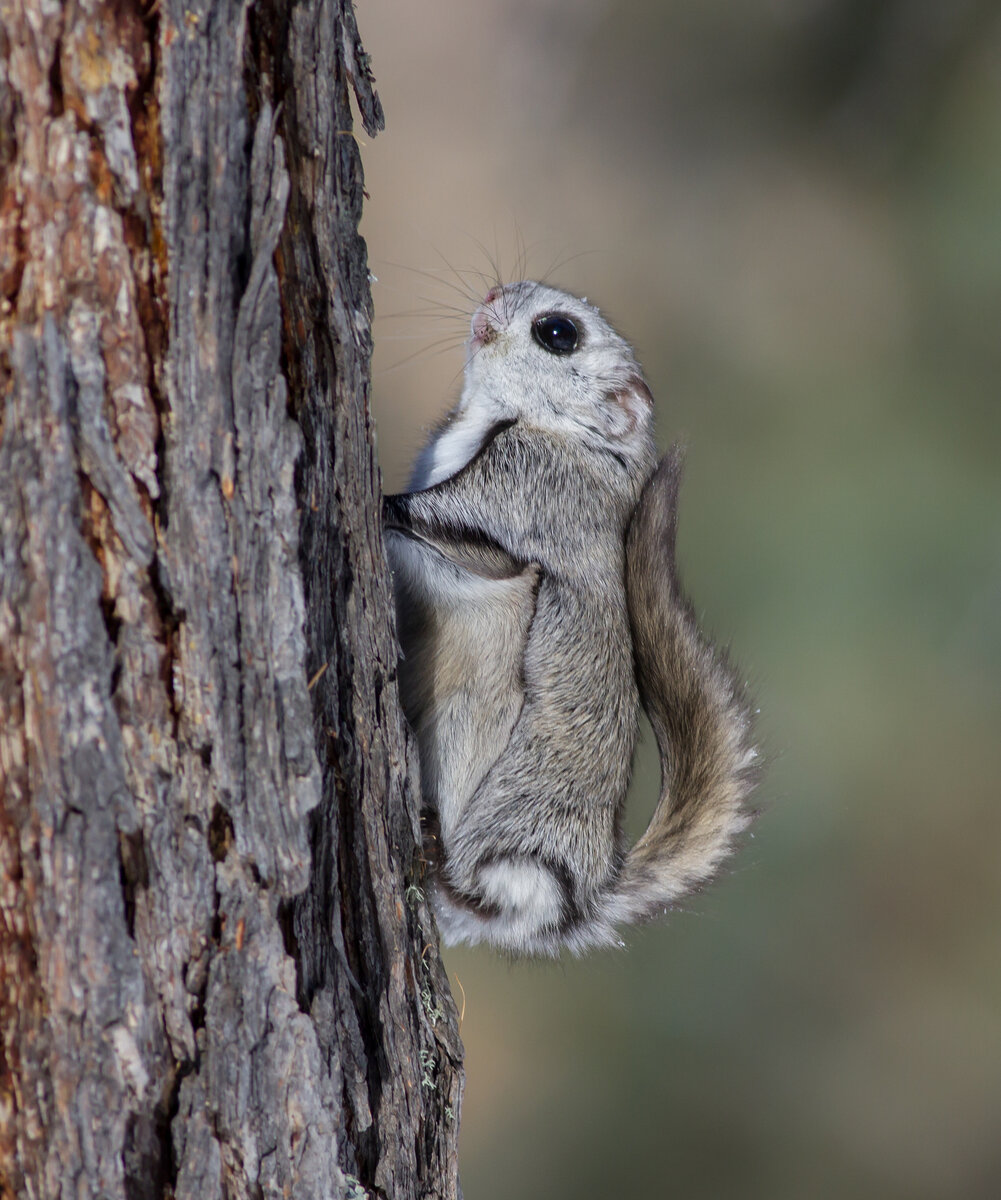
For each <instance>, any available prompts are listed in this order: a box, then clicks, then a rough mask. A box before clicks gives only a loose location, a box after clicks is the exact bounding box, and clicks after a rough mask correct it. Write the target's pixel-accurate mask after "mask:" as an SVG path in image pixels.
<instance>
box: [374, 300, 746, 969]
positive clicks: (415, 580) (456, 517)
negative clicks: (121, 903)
mask: <svg viewBox="0 0 1001 1200" xmlns="http://www.w3.org/2000/svg"><path fill="white" fill-rule="evenodd" d="M652 425H653V398H652V396H651V393H650V390H649V388H648V387H647V384H646V383H645V381H644V378H643V374H642V372H641V370H640V367H639V365H638V363H637V361H636V358H635V356H634V354H633V351H632V349H631V347H630V346H629V344H628V342H626V340H625V339H624V338H622V337H621V336H620V335H619V334H618V333H616V332H615V330H614V329H613V328H612V327H611V325H610V324H609V323H608V322H607V321H606V320H605V319H604V318H603V317H602V316H601V314H600V313H599V312H598V310H597V309H596V308H594V307H593V306H591V305H590V304H588V303H587V301H586V299H579V298H577V297H575V296H572V295H569V294H568V293H565V292H562V291H558V290H556V289H555V288H552V287H549V286H547V285H544V284H541V283H535V282H531V281H526V282H521V283H513V284H508V285H506V286H497V287H493V288H491V289H490V291H489V292H488V293H487V295H486V297H485V299H484V300H483V302H482V304H480V306H479V307H478V308H477V310H476V312H475V314H474V315H473V318H472V332H471V337H470V339H469V342H468V345H467V361H466V367H465V377H464V384H463V388H462V392H461V398H460V400H459V402H458V404H457V405H456V406H455V408H454V409H453V410H452V411H451V412H450V413H449V414H448V415H447V416H446V417H445V418H444V420H443V421H442V422H441V424H440V425H439V426H438V427H437V428H436V429H435V430H434V432H433V433H432V435H431V437H430V439H429V441H428V442H427V444H426V446H425V447H424V449H423V450H422V452H421V453H420V455H419V457H418V459H417V463H416V465H415V468H414V471H413V476H412V479H411V484H410V490H409V491H407V492H405V493H401V494H399V495H394V496H387V497H386V498H385V500H384V507H383V527H384V533H385V543H386V548H387V553H388V558H389V563H390V567H391V570H392V576H393V584H394V592H395V599H396V608H397V630H398V636H399V639H400V645H401V656H400V662H399V681H400V692H401V699H402V703H403V709H404V713H405V715H406V717H407V720H408V722H409V723H410V725H411V727H412V729H413V730H414V733H415V735H416V739H417V743H418V748H419V757H420V769H421V788H422V796H423V800H424V804H425V805H426V807H427V809H428V810H429V811H428V814H427V817H428V821H429V823H431V824H433V826H434V828H435V832H434V834H433V848H432V851H431V853H430V854H429V857H430V858H431V861H432V863H433V872H432V885H431V895H432V902H433V905H434V908H435V912H436V915H437V918H438V924H439V928H440V930H441V933H442V936H443V938H444V940H445V942H446V943H447V944H455V943H459V942H467V943H471V944H472V943H477V942H487V943H490V944H491V945H492V946H494V947H495V948H497V949H500V950H502V951H507V952H509V953H512V954H514V955H550V956H555V955H557V954H558V953H559V951H560V949H561V948H562V947H568V948H569V949H570V950H571V951H573V952H575V953H580V952H583V951H585V950H587V949H589V948H591V947H595V946H603V945H621V944H622V943H621V941H620V939H619V936H618V934H617V932H616V931H617V928H618V927H619V926H622V925H626V924H630V923H632V922H637V921H645V920H648V919H651V918H653V917H655V916H657V915H660V914H661V913H664V912H666V910H667V908H668V907H669V906H670V905H671V904H673V903H675V902H676V901H677V900H678V899H679V898H680V897H682V896H684V895H685V894H686V893H688V892H690V891H692V890H693V889H695V888H697V887H698V886H699V885H701V884H703V883H705V882H706V881H707V880H708V879H709V878H710V877H711V876H712V875H713V874H714V873H715V871H716V869H717V868H718V866H719V864H720V862H721V861H722V859H723V858H724V857H725V856H726V855H727V854H728V852H729V851H730V849H731V848H732V846H733V843H734V841H735V839H736V837H737V835H738V834H739V833H740V832H741V830H743V829H744V828H745V826H746V825H747V823H748V821H749V814H748V811H747V808H746V799H747V797H748V794H749V793H750V791H751V789H752V787H753V786H754V783H755V777H756V761H757V758H758V754H757V751H756V749H755V747H754V744H753V740H752V732H751V725H752V720H751V712H750V709H749V707H748V703H747V701H746V699H745V697H744V693H743V688H742V687H741V685H740V683H739V682H738V679H737V677H736V675H735V674H734V672H733V670H732V669H731V667H730V666H729V665H728V663H727V660H726V657H725V655H724V654H723V653H721V652H720V651H719V650H718V649H717V648H715V647H714V646H713V645H712V643H711V642H710V641H709V640H708V639H707V638H706V637H705V635H704V634H703V633H702V632H701V631H700V630H699V627H698V625H697V623H696V620H695V617H694V615H693V611H692V609H691V606H690V605H689V603H688V601H687V600H686V598H685V596H684V595H683V593H682V591H681V588H680V586H679V583H678V577H677V572H676V569H675V556H674V550H675V533H676V528H677V500H678V486H679V482H680V477H681V452H680V450H679V449H678V448H677V447H675V448H674V449H673V450H671V451H669V452H668V453H667V454H666V455H665V456H664V458H663V459H662V460H661V461H660V463H659V465H658V464H656V453H655V448H654V440H653V429H652ZM641 700H642V703H643V706H644V708H645V709H646V712H647V714H648V716H649V718H650V722H651V724H652V726H653V729H654V732H655V735H656V738H657V745H658V750H659V753H660V759H661V773H662V789H661V795H660V799H659V801H658V803H657V806H656V810H655V812H654V814H653V817H652V818H651V821H650V824H649V826H648V828H647V829H646V832H645V833H644V834H643V835H642V837H641V838H640V839H639V841H637V842H636V844H635V845H633V846H632V847H631V848H629V847H627V846H626V845H625V844H624V836H623V831H622V828H621V817H622V811H623V805H624V801H625V795H626V789H627V786H628V783H629V778H630V774H631V767H632V757H633V750H634V747H635V743H636V737H637V717H638V708H639V703H640V701H641Z"/></svg>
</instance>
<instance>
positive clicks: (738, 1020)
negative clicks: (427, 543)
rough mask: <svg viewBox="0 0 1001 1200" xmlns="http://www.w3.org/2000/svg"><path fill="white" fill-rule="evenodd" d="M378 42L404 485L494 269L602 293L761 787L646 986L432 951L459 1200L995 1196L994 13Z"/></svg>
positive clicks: (383, 284) (488, 15) (533, 29)
mask: <svg viewBox="0 0 1001 1200" xmlns="http://www.w3.org/2000/svg"><path fill="white" fill-rule="evenodd" d="M359 20H360V22H361V27H362V34H363V37H364V38H365V42H366V47H367V49H368V50H369V52H370V53H371V55H372V59H373V65H374V69H375V73H376V76H377V79H378V83H379V89H380V92H381V95H382V98H383V100H384V102H385V105H386V110H387V119H388V128H387V131H386V133H385V134H383V135H381V136H380V137H379V138H378V139H376V140H375V141H372V142H370V143H368V144H365V145H363V149H362V154H363V158H364V162H365V169H366V185H367V188H368V191H369V193H370V195H371V199H370V201H369V202H368V204H367V207H366V213H365V219H364V224H363V232H364V233H365V235H366V237H367V239H368V243H369V251H370V256H371V263H372V269H373V271H374V273H375V275H376V276H377V277H378V282H377V283H375V284H374V285H373V292H374V295H375V301H376V311H377V323H376V345H377V354H376V365H375V380H374V403H375V410H376V420H377V425H378V437H379V451H380V457H381V461H382V466H383V471H384V476H385V483H386V486H387V488H388V489H389V490H395V489H399V488H400V487H402V486H403V484H404V482H405V478H406V470H407V464H408V463H409V461H410V460H411V459H412V457H413V454H414V453H415V451H416V449H417V447H418V446H419V444H420V442H421V438H422V430H423V429H424V428H425V427H426V426H427V425H428V423H429V422H430V421H432V420H433V419H434V417H435V416H437V415H438V414H439V413H441V412H442V411H443V410H444V409H445V408H446V407H447V406H448V405H450V404H451V403H452V402H453V400H454V398H455V396H456V394H457V391H458V387H459V379H460V373H461V366H462V352H461V349H460V348H459V346H460V343H461V341H462V339H463V338H464V336H465V334H466V330H467V328H468V318H469V315H470V313H471V311H472V308H473V307H474V303H475V299H474V298H475V297H476V296H479V295H482V294H483V292H484V291H485V290H486V288H487V287H488V286H489V283H490V282H491V278H490V277H491V276H492V275H493V272H494V267H493V265H492V263H491V260H495V261H496V263H497V265H498V267H499V270H500V271H501V273H502V274H503V276H504V278H505V279H506V280H510V279H512V278H518V277H521V276H523V275H527V276H529V277H539V276H541V275H544V274H546V273H549V274H550V278H551V279H552V281H553V282H555V283H557V284H559V285H561V286H564V287H568V288H570V289H571V290H574V291H577V292H580V293H583V294H586V295H587V296H588V297H589V298H590V299H591V300H592V301H593V302H594V303H596V304H598V305H599V306H600V307H601V308H602V309H603V310H604V311H605V312H606V314H608V315H609V316H610V318H611V319H612V320H613V322H614V323H616V324H617V325H618V327H619V328H620V329H621V331H622V332H623V333H624V334H625V335H626V336H627V337H628V338H629V339H630V340H631V341H632V342H633V343H634V345H635V346H636V347H637V351H638V353H639V356H640V359H641V361H642V362H643V363H644V366H645V369H646V373H647V377H648V379H649V382H650V384H651V387H652V390H653V392H654V395H655V396H656V397H657V403H658V421H659V432H660V440H661V443H662V444H663V445H666V444H667V443H668V442H669V441H671V440H672V439H674V438H676V437H678V436H683V437H684V438H685V439H686V441H687V443H688V447H689V452H688V468H687V480H686V484H685V487H684V490H683V495H682V512H681V535H680V555H681V563H682V568H683V572H684V577H685V580H686V583H687V586H688V590H689V591H690V593H691V595H692V596H693V598H694V600H695V603H696V606H697V608H698V610H699V612H700V613H701V614H702V615H703V617H704V621H705V623H706V625H707V627H708V628H709V629H711V630H712V631H714V632H715V633H716V634H717V635H718V636H719V637H721V638H723V639H724V640H728V641H730V642H731V643H732V646H733V648H734V653H735V656H736V657H737V659H738V661H740V662H741V663H742V664H743V665H744V666H745V667H746V669H747V672H748V675H749V678H750V680H751V681H752V688H753V691H754V693H755V694H756V696H757V697H758V701H759V703H760V706H761V733H762V738H763V741H764V745H765V747H766V750H767V753H768V756H769V759H770V765H769V769H768V773H767V776H766V779H765V782H764V783H763V785H762V787H761V789H760V793H759V798H760V803H761V805H762V808H763V812H762V815H761V817H760V819H759V820H758V822H757V823H756V825H755V827H754V837H753V839H752V840H750V841H749V842H748V843H747V845H746V846H745V848H744V849H743V851H742V852H741V853H740V855H739V857H738V858H737V859H736V860H735V862H734V864H733V866H732V868H731V870H730V871H729V872H728V873H727V874H726V875H725V876H724V877H723V878H722V879H721V880H719V881H718V882H717V883H716V884H715V885H714V886H713V887H712V888H711V889H710V890H709V891H707V892H706V893H705V894H704V895H702V896H698V897H696V898H694V899H693V900H691V902H690V903H689V904H688V905H687V906H686V907H685V909H684V910H683V911H679V912H677V913H675V914H674V915H673V916H672V917H671V918H670V919H669V920H668V921H666V922H664V923H662V924H660V925H658V926H654V927H651V928H648V929H645V930H641V931H639V932H635V933H632V934H631V935H630V936H629V938H628V941H629V949H628V951H626V952H624V953H615V954H611V953H608V954H598V955H595V956H593V957H591V958H589V959H587V960H585V961H573V960H567V961H565V962H563V963H561V964H557V965H551V964H550V965H530V964H529V965H514V966H512V965H510V964H508V963H507V962H505V961H503V960H501V959H498V958H496V957H494V956H493V955H491V954H490V953H489V952H488V951H484V950H477V951H465V952H450V953H449V954H448V956H447V962H448V966H449V968H450V971H451V973H452V975H453V978H457V979H458V980H459V981H460V982H461V990H460V988H459V986H456V987H455V991H456V995H457V998H458V999H459V1002H460V1004H461V1003H462V1002H463V1001H462V995H463V993H464V1010H465V1011H464V1019H463V1024H462V1035H463V1038H464V1041H465V1044H466V1048H467V1070H468V1083H467V1090H466V1097H465V1104H464V1109H463V1115H462V1176H463V1185H464V1189H465V1193H466V1197H467V1200H497V1198H500V1197H504V1198H510V1197H518V1198H519V1200H535V1198H536V1197H538V1198H542V1197H546V1198H547V1200H561V1198H563V1197H574V1198H575V1200H590V1198H592V1197H594V1198H597V1197H602V1198H605V1197H618V1196H629V1197H663V1196H668V1195H680V1196H684V1197H686V1198H702V1197H705V1198H709V1197H712V1198H722V1197H741V1198H755V1197H761V1198H762V1200H764V1198H768V1200H784V1198H789V1200H792V1198H794V1197H795V1198H800V1197H845V1196H849V1195H851V1196H853V1197H870V1196H871V1197H880V1198H881V1200H887V1198H891V1200H892V1198H895V1197H900V1198H901V1200H904V1198H906V1200H923V1198H925V1197H928V1198H933V1197H934V1198H939V1197H997V1196H1001V936H999V933H1001V931H999V925H1001V922H999V917H1001V903H999V902H1001V404H999V383H998V380H999V377H1001V5H999V4H998V3H996V2H991V3H975V2H973V0H953V2H952V3H943V2H942V0H899V2H897V3H888V2H885V0H884V2H882V3H881V2H878V0H873V2H868V3H867V2H863V0H767V2H765V0H758V2H757V3H751V2H750V0H728V2H726V3H724V2H722V0H703V2H696V0H687V2H686V0H670V2H662V3H646V4H644V3H639V2H631V3H629V2H622V0H619V2H616V0H576V2H575V0H477V2H476V3H473V4H461V3H459V2H458V0H452V2H451V3H446V2H445V0H423V2H422V3H420V4H400V3H399V0H366V2H365V3H361V4H360V5H359ZM366 141H367V139H366ZM446 263H447V264H451V266H452V267H453V268H454V270H450V269H447V267H446ZM421 272H425V273H421ZM478 272H479V273H480V274H477V273H478ZM440 339H445V341H444V343H443V344H442V345H436V343H438V342H439V341H440ZM449 339H450V340H449ZM415 351H417V352H419V353H418V354H417V356H416V357H411V356H412V355H413V353H414V352H415ZM649 741H650V739H649V738H648V739H647V744H646V745H645V746H644V748H643V753H642V755H641V762H640V765H639V769H638V773H637V775H638V778H637V787H636V788H634V791H635V792H636V795H637V800H636V806H635V807H636V811H635V812H634V813H633V817H632V825H633V828H634V829H639V828H641V827H642V825H643V823H644V821H645V817H646V815H647V813H648V812H649V808H650V806H651V803H652V798H653V793H654V791H655V790H656V766H655V753H654V751H653V748H652V746H650V744H649Z"/></svg>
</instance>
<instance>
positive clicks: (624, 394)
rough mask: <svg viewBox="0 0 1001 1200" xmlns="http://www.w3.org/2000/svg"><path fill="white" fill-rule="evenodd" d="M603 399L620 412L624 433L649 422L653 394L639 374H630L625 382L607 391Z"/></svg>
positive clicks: (651, 414) (651, 413) (642, 426)
mask: <svg viewBox="0 0 1001 1200" xmlns="http://www.w3.org/2000/svg"><path fill="white" fill-rule="evenodd" d="M605 399H606V402H607V403H608V404H610V405H614V406H615V409H617V410H618V411H619V412H620V413H621V415H622V418H623V432H624V433H632V432H633V431H634V430H636V429H642V428H644V427H645V426H647V425H649V424H650V420H651V418H652V416H653V396H652V395H651V393H650V389H649V388H648V387H647V385H646V382H645V381H644V380H643V379H642V378H641V377H640V376H639V375H631V376H630V377H629V378H628V379H627V380H626V381H625V383H623V384H621V385H620V386H619V387H617V388H615V389H613V390H612V391H611V392H609V393H608V395H607V396H606V397H605ZM613 411H614V409H613Z"/></svg>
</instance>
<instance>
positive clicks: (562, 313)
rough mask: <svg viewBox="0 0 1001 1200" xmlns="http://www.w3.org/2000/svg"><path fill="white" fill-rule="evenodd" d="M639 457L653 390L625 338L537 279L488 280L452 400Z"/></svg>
mask: <svg viewBox="0 0 1001 1200" xmlns="http://www.w3.org/2000/svg"><path fill="white" fill-rule="evenodd" d="M481 406H482V407H487V408H490V409H491V410H493V411H496V412H498V413H500V412H506V414H507V415H508V416H509V417H510V418H511V419H515V420H517V421H519V422H521V423H523V424H524V425H527V426H530V427H534V428H538V429H541V430H545V431H547V432H548V433H551V434H554V435H556V436H557V437H561V438H566V439H567V440H570V441H574V442H577V443H579V444H581V445H583V446H585V447H590V448H592V449H596V450H607V449H612V450H614V451H615V453H616V455H617V456H621V457H622V458H624V459H625V460H628V461H630V462H635V463H636V464H637V466H640V465H641V464H642V466H643V467H644V469H645V467H646V466H647V465H648V464H649V455H650V453H651V448H652V424H653V398H652V397H651V395H650V390H649V388H648V387H647V385H646V383H645V382H644V379H643V375H642V372H641V370H640V367H639V364H638V363H637V362H636V358H635V356H634V355H633V352H632V349H631V347H630V346H629V343H628V342H627V341H626V340H625V339H624V338H623V337H621V336H620V335H619V334H618V333H616V332H615V330H614V329H613V328H612V327H611V325H609V323H608V322H607V321H606V320H605V319H604V317H602V315H601V313H600V312H599V311H598V310H597V309H596V308H595V307H594V306H593V305H590V304H588V303H587V301H586V300H581V299H579V298H578V297H576V296H571V295H569V294H568V293H567V292H563V291H559V290H557V289H556V288H551V287H547V286H546V285H545V284H542V283H534V282H531V281H524V282H521V283H510V284H507V285H506V286H504V287H494V288H491V289H490V291H489V292H488V293H487V295H486V297H485V298H484V300H483V303H482V304H481V305H480V306H479V308H477V310H476V312H475V313H474V314H473V319H472V332H471V336H470V339H469V342H468V345H467V357H466V374H465V383H464V385H463V389H462V400H461V401H460V404H459V408H460V410H462V409H467V408H478V407H481Z"/></svg>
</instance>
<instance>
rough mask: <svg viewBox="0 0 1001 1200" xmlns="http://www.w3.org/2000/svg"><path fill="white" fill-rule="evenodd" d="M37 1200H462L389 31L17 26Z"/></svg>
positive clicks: (15, 687) (186, 11) (10, 901)
mask: <svg viewBox="0 0 1001 1200" xmlns="http://www.w3.org/2000/svg"><path fill="white" fill-rule="evenodd" d="M0 16H2V21H0V388H2V392H3V412H2V417H0V420H2V425H0V570H2V578H0V1195H3V1196H18V1197H20V1196H31V1197H36V1196H37V1197H49V1196H52V1197H56V1196H68V1195H70V1194H72V1195H73V1196H75V1197H80V1196H121V1197H129V1198H137V1197H142V1198H146V1197H150V1198H153V1197H166V1196H177V1197H191V1198H195V1197H197V1198H203V1197H212V1196H219V1197H222V1196H225V1197H241V1196H247V1197H251V1196H253V1197H260V1196H272V1195H274V1196H295V1197H299V1196H302V1197H321V1196H324V1197H342V1196H343V1197H349V1196H350V1197H359V1196H361V1195H363V1194H370V1195H377V1196H384V1197H392V1198H393V1200H402V1198H404V1197H411V1196H413V1197H417V1196H442V1197H456V1196H458V1195H459V1187H458V1181H457V1164H456V1142H457V1134H458V1117H459V1101H460V1096H461V1089H462V1074H461V1058H462V1049H461V1044H460V1042H459V1038H458V1031H457V1024H458V1022H457V1018H456V1013H455V1008H454V1005H453V1003H452V998H451V994H450V992H449V988H448V983H447V978H446V975H445V972H444V969H443V967H442V964H441V960H440V957H439V954H438V949H437V946H438V941H437V933H436V931H435V928H434V923H433V917H432V915H431V913H430V911H429V909H428V906H427V904H426V902H425V900H424V892H423V889H422V879H423V874H422V872H423V863H422V860H421V853H420V846H421V838H420V825H419V789H418V786H417V781H416V774H415V762H416V759H415V755H414V754H413V753H412V751H411V748H410V746H409V744H408V741H407V734H406V729H405V725H404V722H403V719H402V716H401V713H400V708H399V703H398V697H397V684H396V649H395V647H396V642H395V635H394V631H393V623H392V607H391V593H390V589H389V586H388V580H387V572H386V567H385V559H384V555H383V550H382V543H381V531H380V525H379V491H380V485H379V475H378V469H377V466H376V462H375V455H374V448H373V433H372V428H371V421H370V416H369V410H368V403H367V401H368V388H369V358H370V351H371V297H370V292H369V286H368V272H367V266H366V251H365V245H364V242H363V241H362V239H361V238H360V237H359V236H358V231H357V230H358V219H359V216H360V211H361V202H362V196H363V191H362V188H363V183H362V172H361V162H360V158H359V152H358V147H357V143H356V141H355V139H354V137H353V135H352V134H351V132H350V131H351V128H352V117H351V100H350V92H351V91H353V92H354V95H355V98H356V101H357V105H358V108H359V110H360V112H361V115H362V120H363V123H364V124H365V127H366V129H367V130H368V131H369V133H372V134H374V133H375V131H376V130H377V129H378V128H379V127H380V126H381V123H382V114H381V110H380V107H379V102H378V98H377V97H376V95H375V92H374V90H373V86H372V82H373V81H372V77H371V72H370V70H369V66H368V59H367V57H366V55H365V54H364V52H363V50H362V47H361V43H360V41H359V38H358V33H357V29H356V25H355V18H354V14H353V11H352V9H351V5H350V2H349V0H302V2H301V3H298V4H294V5H291V6H287V5H284V4H281V3H279V2H278V0H262V2H261V3H258V4H256V5H254V6H251V5H250V4H249V3H246V2H245V0H218V2H216V3H210V2H208V0H197V2H196V3H192V4H182V3H180V0H159V2H157V3H154V4H153V5H152V6H151V7H150V8H149V9H146V8H143V7H142V6H140V5H139V4H137V3H135V0H76V2H73V3H68V4H67V5H65V6H64V7H62V8H59V7H58V6H55V5H53V4H51V3H47V2H46V0H0Z"/></svg>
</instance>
